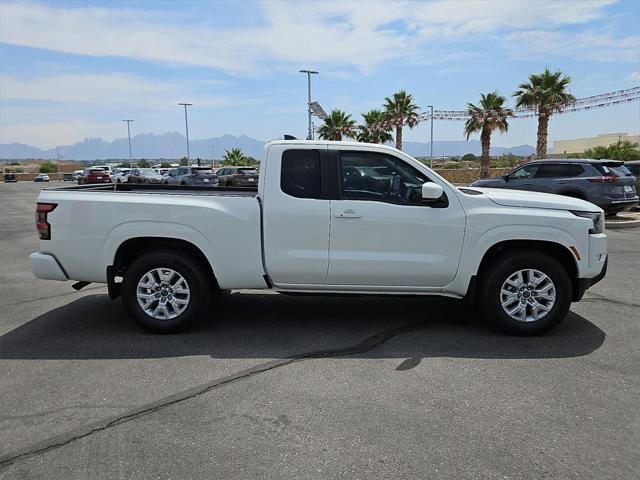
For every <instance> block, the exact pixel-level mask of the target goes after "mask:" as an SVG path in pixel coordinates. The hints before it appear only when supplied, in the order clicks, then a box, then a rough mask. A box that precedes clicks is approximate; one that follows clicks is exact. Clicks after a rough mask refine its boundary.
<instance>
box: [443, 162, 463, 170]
mask: <svg viewBox="0 0 640 480" xmlns="http://www.w3.org/2000/svg"><path fill="white" fill-rule="evenodd" d="M442 168H446V169H447V170H451V169H456V168H462V164H461V163H458V162H447V163H445V164H444V166H443V167H442Z"/></svg>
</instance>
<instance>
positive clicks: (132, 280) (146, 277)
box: [122, 250, 213, 333]
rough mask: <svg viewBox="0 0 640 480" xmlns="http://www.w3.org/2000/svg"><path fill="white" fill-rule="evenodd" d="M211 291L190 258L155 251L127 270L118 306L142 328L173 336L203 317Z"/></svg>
mask: <svg viewBox="0 0 640 480" xmlns="http://www.w3.org/2000/svg"><path fill="white" fill-rule="evenodd" d="M212 288H213V286H212V284H211V281H210V276H209V275H208V273H207V272H206V271H205V270H204V269H203V268H202V266H200V264H199V263H198V262H197V261H196V260H195V259H194V258H193V257H192V256H190V255H188V254H184V253H180V252H175V251H173V250H157V251H155V252H149V253H146V254H144V255H142V256H141V257H139V258H137V259H136V260H135V261H134V262H133V263H132V264H131V266H129V268H128V269H127V271H126V273H125V275H124V280H123V284H122V302H123V304H124V307H125V309H126V310H127V312H128V313H129V314H130V315H131V316H132V317H133V318H134V319H135V320H136V322H137V323H138V324H139V325H141V326H142V327H143V328H145V329H147V330H149V331H152V332H156V333H175V332H179V331H181V330H184V329H185V328H187V327H188V326H189V325H191V324H192V323H193V322H194V321H196V320H197V319H198V318H200V317H202V316H203V315H204V313H205V312H206V310H207V307H208V305H209V300H210V298H211V290H212Z"/></svg>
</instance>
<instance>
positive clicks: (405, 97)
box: [384, 90, 419, 150]
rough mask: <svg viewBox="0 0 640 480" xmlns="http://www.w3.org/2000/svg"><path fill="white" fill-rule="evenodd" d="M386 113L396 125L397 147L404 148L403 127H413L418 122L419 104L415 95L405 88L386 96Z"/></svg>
mask: <svg viewBox="0 0 640 480" xmlns="http://www.w3.org/2000/svg"><path fill="white" fill-rule="evenodd" d="M384 109H385V115H386V117H387V118H388V119H390V120H391V121H392V122H393V123H394V125H395V127H396V148H397V149H398V150H402V127H403V125H407V126H408V127H409V128H413V127H415V126H416V125H417V124H418V121H419V118H418V106H417V105H415V104H414V103H413V97H412V96H411V95H410V94H409V93H407V92H406V91H404V90H400V91H399V92H396V93H394V94H393V98H389V97H386V98H385V104H384Z"/></svg>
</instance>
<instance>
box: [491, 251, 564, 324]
mask: <svg viewBox="0 0 640 480" xmlns="http://www.w3.org/2000/svg"><path fill="white" fill-rule="evenodd" d="M485 271H486V273H485V274H483V276H482V277H481V279H480V281H481V285H480V289H479V292H480V308H481V311H482V315H483V316H484V318H485V319H486V320H487V321H489V322H490V323H492V324H493V325H495V326H497V327H498V328H500V329H501V330H504V331H506V332H508V333H512V334H515V335H539V334H541V333H544V332H547V331H549V330H551V329H552V328H554V327H556V326H557V325H558V324H559V323H560V322H561V321H562V319H563V318H564V317H565V316H566V315H567V313H568V311H569V307H570V306H571V296H572V295H571V293H572V292H571V281H570V279H569V275H568V274H567V272H566V271H565V269H564V267H563V266H562V265H561V264H560V263H559V262H558V261H556V260H555V259H553V258H552V257H550V256H549V255H546V254H544V253H542V252H538V251H533V250H521V251H511V252H508V253H505V254H504V255H503V256H501V257H498V258H497V259H496V260H494V261H493V263H492V264H491V265H489V266H488V268H486V269H485Z"/></svg>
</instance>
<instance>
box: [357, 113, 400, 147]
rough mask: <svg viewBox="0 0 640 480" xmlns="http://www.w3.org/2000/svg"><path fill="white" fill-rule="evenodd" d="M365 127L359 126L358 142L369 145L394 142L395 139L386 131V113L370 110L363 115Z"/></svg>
mask: <svg viewBox="0 0 640 480" xmlns="http://www.w3.org/2000/svg"><path fill="white" fill-rule="evenodd" d="M362 118H364V125H358V136H357V137H356V140H358V141H359V142H367V143H387V142H393V137H392V136H391V134H390V133H389V131H388V130H385V129H384V125H383V122H384V120H385V113H384V112H381V111H380V110H369V111H368V112H366V113H363V114H362Z"/></svg>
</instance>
